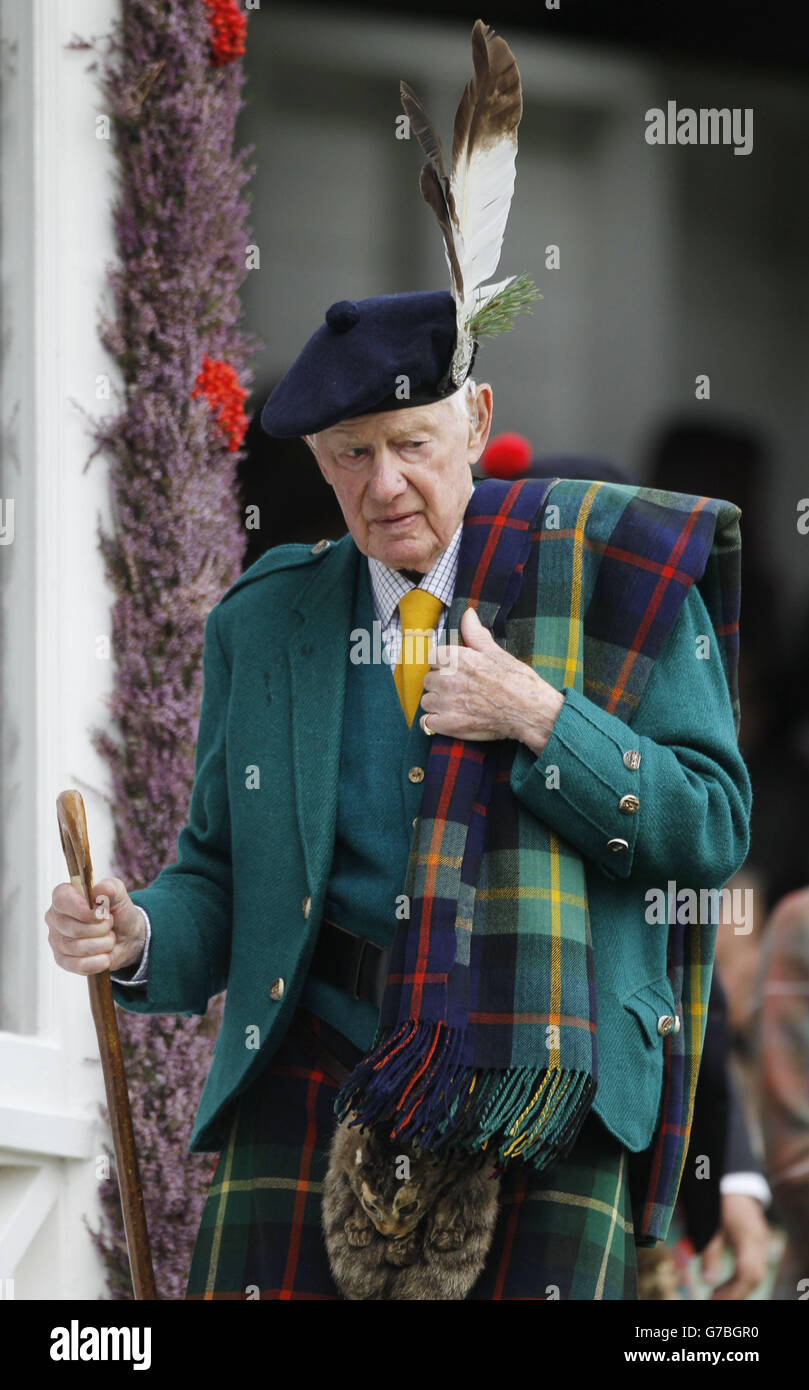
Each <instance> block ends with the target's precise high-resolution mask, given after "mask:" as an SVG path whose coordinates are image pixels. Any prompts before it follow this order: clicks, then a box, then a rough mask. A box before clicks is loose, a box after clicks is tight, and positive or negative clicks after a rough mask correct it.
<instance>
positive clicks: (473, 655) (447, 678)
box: [421, 608, 564, 754]
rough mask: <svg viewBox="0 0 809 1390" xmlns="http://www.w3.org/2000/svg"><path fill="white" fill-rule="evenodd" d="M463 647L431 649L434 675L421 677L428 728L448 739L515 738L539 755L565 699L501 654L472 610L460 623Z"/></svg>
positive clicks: (500, 649) (513, 660)
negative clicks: (422, 679)
mask: <svg viewBox="0 0 809 1390" xmlns="http://www.w3.org/2000/svg"><path fill="white" fill-rule="evenodd" d="M461 637H462V638H463V640H464V643H465V646H463V647H462V646H460V645H448V646H438V647H434V648H433V649H432V650H431V652H430V654H429V656H430V663H431V665H433V666H435V667H437V669H436V670H432V671H428V672H427V674H426V676H425V677H424V694H423V695H422V698H421V708H422V710H423V712H424V713H425V714H428V715H429V719H428V720H427V728H428V729H429V731H430V732H431V733H434V734H446V735H447V736H448V737H450V738H470V739H481V740H490V739H496V738H513V739H517V740H519V742H520V743H524V744H526V745H527V746H528V747H529V748H530V749H531V751H532V752H533V753H535V754H539V753H541V752H542V749H543V748H544V747H545V744H546V743H547V742H548V739H549V738H550V736H551V730H552V729H553V725H554V720H555V719H556V716H557V714H558V713H559V710H560V709H561V708H562V705H563V704H564V696H563V695H560V693H559V691H558V690H554V688H553V686H552V685H549V684H548V682H547V681H544V680H543V679H542V677H541V676H538V675H537V673H536V671H532V669H531V667H530V666H528V665H526V663H525V662H524V661H518V660H517V658H516V656H511V655H510V654H509V653H508V652H505V651H503V648H502V647H499V646H498V645H497V643H496V642H495V640H494V638H493V637H492V635H491V633H490V632H489V631H488V629H487V628H485V627H484V626H483V624H482V623H481V621H480V619H479V617H478V615H477V613H476V612H475V610H474V609H473V608H467V610H466V612H465V613H464V615H463V617H462V619H461Z"/></svg>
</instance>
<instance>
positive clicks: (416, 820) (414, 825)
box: [413, 816, 419, 830]
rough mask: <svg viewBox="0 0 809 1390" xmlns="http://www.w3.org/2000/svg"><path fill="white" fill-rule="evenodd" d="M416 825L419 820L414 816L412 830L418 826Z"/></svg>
mask: <svg viewBox="0 0 809 1390" xmlns="http://www.w3.org/2000/svg"><path fill="white" fill-rule="evenodd" d="M418 823H419V818H418V816H414V817H413V829H414V830H415V828H416V826H417V825H418Z"/></svg>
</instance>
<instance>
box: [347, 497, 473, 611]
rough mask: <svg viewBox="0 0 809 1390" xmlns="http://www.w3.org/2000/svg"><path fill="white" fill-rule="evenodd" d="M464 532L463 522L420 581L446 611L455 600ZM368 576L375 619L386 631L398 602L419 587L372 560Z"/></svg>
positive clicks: (379, 562)
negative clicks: (459, 554) (459, 556)
mask: <svg viewBox="0 0 809 1390" xmlns="http://www.w3.org/2000/svg"><path fill="white" fill-rule="evenodd" d="M462 531H463V521H461V522H460V523H459V525H458V529H457V531H456V532H455V534H454V535H453V537H452V540H451V541H450V543H449V545H448V546H447V548H446V550H443V551H442V552H441V554H440V555H439V557H438V559H437V560H436V562H435V564H434V565H433V567H432V569H431V570H429V571H428V573H427V574H425V575H424V577H423V578H422V579H421V580H419V584H418V588H419V589H426V591H427V593H428V594H432V595H433V596H434V597H435V598H437V599H440V600H441V602H442V603H443V604H444V605H445V606H446V607H449V605H450V604H451V603H452V600H453V598H454V596H455V580H456V577H457V574H458V552H459V550H460V546H461V532H462ZM368 575H369V578H370V581H371V594H372V597H373V600H374V608H375V610H376V616H377V618H378V619H379V621H380V623H381V624H382V626H383V627H387V625H388V623H389V622H390V621H391V619H392V617H393V615H394V613H395V612H396V608H397V606H398V603H399V599H400V598H401V597H402V595H403V594H406V593H408V592H409V591H410V590H411V589H415V588H416V587H417V586H416V585H415V584H413V583H412V582H411V580H409V579H408V578H407V576H406V575H404V574H402V573H401V572H400V571H399V570H394V569H390V568H389V567H388V566H387V565H383V564H382V561H381V560H374V559H370V558H369V560H368Z"/></svg>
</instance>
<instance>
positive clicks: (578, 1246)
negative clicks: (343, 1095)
mask: <svg viewBox="0 0 809 1390" xmlns="http://www.w3.org/2000/svg"><path fill="white" fill-rule="evenodd" d="M317 1027H318V1031H319V1032H320V1035H321V1038H322V1041H323V1043H324V1044H325V1045H326V1046H331V1045H332V1044H333V1043H334V1044H339V1043H344V1039H342V1038H341V1037H340V1035H339V1034H336V1033H335V1032H334V1030H333V1029H332V1028H330V1026H329V1025H328V1024H326V1023H325V1022H323V1021H322V1020H318V1022H317ZM335 1050H336V1051H338V1055H339V1046H335ZM337 1088H338V1082H337V1080H336V1079H334V1078H332V1077H331V1076H329V1075H327V1074H326V1072H325V1071H324V1070H323V1069H322V1068H321V1067H319V1066H316V1065H314V1064H313V1063H312V1062H311V1061H310V1060H309V1057H308V1055H307V1054H306V1052H304V1051H303V1050H301V1048H300V1046H299V1044H298V1043H297V1042H296V1040H295V1039H294V1038H291V1037H289V1036H287V1037H286V1038H285V1040H284V1042H283V1043H282V1045H281V1047H280V1049H279V1050H278V1052H277V1053H276V1054H275V1056H274V1058H273V1059H272V1061H271V1062H270V1063H269V1064H268V1066H267V1067H266V1068H265V1070H264V1071H263V1072H262V1073H261V1074H260V1076H258V1077H257V1078H256V1079H255V1081H253V1082H252V1083H251V1085H250V1086H249V1087H248V1088H247V1089H246V1090H245V1091H244V1092H243V1093H242V1095H241V1096H240V1097H239V1098H238V1100H237V1102H236V1105H235V1111H234V1116H233V1120H232V1123H231V1128H230V1133H229V1136H228V1140H227V1143H226V1145H225V1147H224V1148H223V1149H222V1151H221V1153H220V1155H219V1161H218V1163H217V1165H216V1171H215V1172H214V1174H213V1178H212V1180H211V1186H210V1189H209V1192H208V1196H207V1199H206V1202H205V1206H204V1208H203V1213H202V1219H201V1222H200V1227H199V1231H198V1234H197V1239H196V1243H195V1246H194V1252H193V1256H192V1260H191V1268H190V1272H189V1277H188V1286H187V1289H186V1298H187V1299H191V1300H205V1299H215V1298H219V1299H237V1300H238V1299H244V1300H250V1299H338V1300H339V1299H340V1298H341V1295H340V1294H339V1293H338V1291H337V1288H336V1286H335V1284H334V1282H333V1280H332V1277H331V1271H330V1269H329V1262H328V1257H327V1254H326V1247H325V1243H324V1240H323V1235H322V1232H321V1197H322V1192H323V1181H324V1178H325V1176H326V1169H327V1167H328V1151H329V1145H330V1142H331V1137H332V1134H333V1132H334V1126H335V1124H336V1119H335V1115H334V1109H333V1105H334V1098H335V1096H336V1094H337ZM627 1160H628V1154H627V1151H626V1149H625V1148H624V1147H623V1145H621V1144H620V1143H619V1142H618V1141H617V1140H616V1139H614V1138H613V1136H612V1135H611V1134H609V1133H608V1131H607V1130H606V1129H605V1128H604V1126H603V1125H602V1124H601V1122H600V1120H598V1118H597V1117H596V1116H595V1115H593V1114H592V1113H591V1114H590V1115H589V1116H588V1117H587V1120H586V1121H585V1123H584V1125H583V1127H582V1129H581V1131H580V1133H579V1136H578V1138H577V1140H576V1143H575V1146H574V1149H573V1151H572V1153H570V1154H569V1155H568V1156H567V1158H564V1159H561V1160H560V1161H559V1162H558V1163H557V1164H556V1165H555V1166H554V1167H553V1168H552V1169H551V1170H550V1172H549V1173H536V1172H535V1171H534V1170H532V1169H531V1168H530V1167H529V1166H528V1165H522V1164H519V1165H511V1166H510V1167H509V1168H507V1169H506V1171H505V1173H504V1174H503V1177H502V1178H501V1189H500V1191H501V1196H500V1210H499V1213H498V1218H497V1225H496V1229H495V1234H494V1240H493V1242H492V1247H491V1249H490V1251H489V1254H488V1257H487V1260H486V1264H485V1266H484V1269H483V1271H482V1273H481V1275H480V1278H479V1279H478V1281H477V1283H476V1284H475V1285H474V1287H473V1288H472V1289H471V1291H470V1292H469V1294H468V1295H467V1300H466V1301H467V1302H470V1301H474V1300H475V1299H480V1300H486V1301H488V1300H493V1301H494V1300H512V1299H531V1300H534V1299H537V1300H546V1301H550V1300H554V1299H563V1298H566V1299H622V1300H629V1299H636V1298H637V1296H638V1292H637V1261H636V1254H635V1241H634V1233H633V1228H632V1213H631V1205H630V1197H629V1187H628V1179H627Z"/></svg>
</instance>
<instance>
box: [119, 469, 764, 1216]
mask: <svg viewBox="0 0 809 1390" xmlns="http://www.w3.org/2000/svg"><path fill="white" fill-rule="evenodd" d="M581 486H582V487H583V488H586V487H587V486H588V485H587V484H586V483H585V484H582V485H581ZM360 563H365V561H364V559H363V557H362V556H361V555H360V553H359V551H358V550H357V548H356V546H355V545H354V542H353V541H352V540H351V538H350V537H345V538H344V539H343V540H341V541H339V542H337V543H336V544H328V543H325V542H321V543H319V545H318V546H315V547H312V548H311V549H310V548H308V547H306V546H301V545H287V546H280V547H278V548H276V549H273V550H271V551H269V552H268V553H267V554H265V555H264V556H262V557H261V559H259V560H258V561H257V562H256V563H255V564H254V565H253V566H252V567H251V568H250V569H248V570H247V571H246V572H245V573H244V574H243V575H242V576H241V578H240V579H238V580H237V581H236V583H235V584H233V585H232V586H231V588H230V589H229V590H228V591H227V592H226V593H225V595H224V596H223V597H222V599H221V600H220V601H219V603H217V604H216V606H215V607H214V608H213V610H212V611H211V613H210V614H209V617H208V619H207V623H206V628H205V643H204V653H203V674H204V690H203V702H202V712H201V718H200V725H199V737H198V744H197V752H196V771H195V780H194V786H193V790H192V795H191V802H190V808H189V814H188V821H187V824H186V825H185V826H184V827H183V829H182V831H181V832H180V835H179V837H178V841H177V854H176V860H175V862H174V863H172V864H169V865H168V866H167V867H166V868H164V869H163V870H162V871H161V872H160V873H159V874H158V876H157V878H156V879H155V880H154V881H153V882H152V883H151V884H150V885H149V886H148V887H145V888H143V889H140V890H137V891H134V892H133V893H132V898H133V900H134V902H136V903H138V904H140V905H141V906H142V907H144V908H145V909H146V911H147V912H148V914H149V917H150V919H151V924H152V942H151V952H150V965H149V975H148V983H147V985H145V986H142V987H140V988H139V989H134V988H127V987H126V986H122V985H119V984H114V985H113V993H114V997H115V999H116V1002H117V1003H118V1004H119V1005H121V1006H122V1007H123V1008H125V1009H129V1010H132V1011H133V1012H137V1013H181V1014H189V1015H190V1014H202V1013H204V1012H205V1011H206V1009H207V1006H208V1001H209V999H210V998H211V997H212V996H213V995H215V994H217V993H219V992H220V991H222V990H225V989H226V990H227V998H226V1003H225V1011H224V1017H223V1022H222V1027H221V1030H220V1033H219V1037H218V1039H217V1043H216V1049H215V1053H214V1057H213V1062H212V1065H211V1069H210V1072H209V1075H208V1078H207V1081H206V1084H205V1087H204V1090H203V1093H202V1097H201V1100H200V1104H199V1109H198V1112H197V1116H196V1121H195V1125H194V1129H193V1133H192V1136H191V1142H190V1149H191V1151H192V1152H201V1151H204V1150H209V1149H218V1148H220V1147H221V1146H222V1144H223V1143H224V1139H225V1135H226V1129H227V1123H228V1118H229V1112H230V1109H231V1106H232V1102H233V1101H234V1099H235V1097H236V1096H237V1095H239V1094H240V1093H241V1092H242V1091H243V1090H244V1089H245V1088H246V1087H247V1086H248V1085H249V1084H250V1082H251V1081H252V1080H253V1079H254V1077H255V1076H256V1074H257V1073H258V1072H259V1071H261V1070H262V1069H263V1068H264V1066H265V1065H266V1063H267V1062H268V1060H269V1059H270V1057H271V1056H272V1055H273V1053H274V1052H275V1051H276V1050H277V1048H278V1047H279V1046H280V1043H281V1040H282V1038H283V1035H284V1033H285V1030H286V1028H287V1026H288V1024H289V1022H290V1019H291V1017H292V1014H293V1012H294V1009H295V1007H296V1004H297V1002H298V1000H299V998H300V995H301V991H302V987H303V983H304V980H305V977H306V974H307V970H308V966H309V962H310V960H311V956H312V952H313V950H314V946H315V941H316V937H317V932H318V924H319V922H320V920H321V914H322V909H323V901H324V896H325V891H326V884H327V879H328V874H329V868H330V864H331V859H332V852H333V845H334V833H335V820H336V810H337V805H336V802H337V785H338V773H339V761H340V745H341V730H342V720H343V708H344V693H345V678H346V669H347V653H348V651H349V647H350V639H349V632H350V625H351V610H352V597H353V592H354V580H355V576H356V566H357V565H358V564H360ZM710 632H711V620H710V617H709V615H708V612H707V609H706V605H705V603H704V601H703V598H702V596H701V594H700V592H699V591H698V589H697V586H696V585H692V587H691V588H690V589H689V591H688V594H687V596H686V598H685V600H684V602H683V605H682V608H681V610H680V613H679V616H678V617H677V619H676V621H675V622H674V624H673V626H672V628H671V630H670V632H669V634H668V636H667V638H666V639H665V642H664V644H663V647H662V649H661V651H660V654H659V656H658V658H657V660H656V662H655V664H654V668H653V670H652V672H651V674H650V676H649V678H648V680H647V683H646V686H645V689H644V692H643V696H642V698H641V700H640V702H639V705H638V708H637V709H636V711H635V714H634V717H633V719H632V723H631V725H629V724H627V723H625V722H624V721H623V720H621V719H619V718H618V717H617V716H615V715H613V714H608V713H606V712H604V711H603V710H602V709H601V708H600V707H599V706H598V705H596V704H595V703H594V702H593V701H591V700H590V699H588V698H587V697H586V696H585V695H583V694H581V693H579V692H577V691H575V690H572V689H569V688H567V687H566V688H565V691H564V693H565V701H564V704H563V706H562V708H561V710H560V712H559V714H558V716H557V719H556V723H555V726H554V729H553V732H552V734H551V737H550V739H549V741H548V743H547V745H546V747H545V749H544V750H543V752H542V753H541V754H540V756H539V758H537V759H534V758H533V755H531V754H530V752H529V750H528V749H527V748H526V749H523V750H521V751H520V752H519V753H518V756H517V760H516V762H515V769H514V773H513V775H512V787H513V790H514V791H515V793H516V794H517V795H518V796H519V797H520V799H521V800H522V802H523V803H524V804H525V806H526V807H527V808H528V809H529V810H530V811H531V812H533V813H534V814H536V815H537V816H538V817H540V818H542V819H543V820H544V821H545V822H546V823H547V824H548V825H549V826H551V827H552V828H553V830H554V831H555V832H556V833H557V834H558V835H560V836H561V837H562V838H564V839H566V840H567V841H568V842H569V843H570V844H571V845H572V846H574V848H575V849H576V850H578V852H579V853H580V854H581V855H582V856H583V858H584V861H585V865H586V872H587V885H588V900H589V908H590V917H591V929H592V938H593V956H594V972H595V984H596V992H597V1005H598V1009H597V1032H596V1039H597V1048H598V1088H597V1094H596V1098H595V1103H594V1110H595V1112H596V1113H597V1114H598V1115H599V1116H600V1118H601V1120H602V1121H603V1123H604V1124H605V1125H606V1127H607V1128H608V1129H609V1130H610V1131H611V1133H612V1134H614V1135H615V1136H616V1137H617V1138H618V1139H619V1140H620V1141H622V1142H623V1143H624V1144H625V1145H626V1146H627V1148H628V1149H629V1150H630V1151H631V1153H632V1154H641V1152H642V1151H644V1150H647V1149H648V1147H649V1145H650V1143H651V1141H652V1137H653V1134H654V1132H655V1129H656V1124H657V1120H658V1116H659V1113H660V1107H661V1093H662V1083H663V1070H664V1046H667V1038H666V1035H667V1033H668V1032H669V1031H670V1028H671V1024H672V1021H673V1020H674V1019H675V1018H679V1017H693V1016H694V1014H695V1013H696V1016H697V1018H698V1019H699V1017H700V1016H701V1015H702V1011H703V1009H704V1004H703V1001H707V997H708V986H709V983H710V968H711V967H710V960H711V958H712V951H713V944H712V938H711V939H710V941H709V942H708V945H709V949H708V950H707V964H706V965H704V966H703V968H702V969H701V970H700V971H699V972H697V973H698V974H699V979H695V980H693V981H692V979H691V978H690V975H689V972H685V978H684V980H683V986H682V989H683V994H682V998H675V996H674V992H673V989H672V985H671V983H670V981H669V978H668V976H667V972H666V957H667V937H668V928H667V926H666V924H665V921H664V922H663V923H662V924H661V923H660V922H657V923H655V922H654V921H651V920H650V917H649V911H648V907H649V902H648V898H647V890H648V889H649V887H650V886H654V887H656V888H658V889H659V888H663V889H664V890H665V889H666V887H667V885H668V884H670V883H671V882H672V881H674V882H675V883H676V884H677V886H678V887H679V886H680V885H683V886H685V885H689V886H693V887H698V886H699V885H701V884H709V885H722V884H724V883H726V882H727V880H728V879H729V878H730V877H731V875H732V874H733V873H734V872H735V871H736V870H737V869H738V868H739V867H740V866H741V864H742V863H743V861H744V859H745V856H746V854H747V849H748V824H749V815H750V806H751V790H750V782H749V778H748V775H747V771H746V769H745V766H744V763H743V761H742V758H741V756H740V753H739V750H738V747H737V742H736V735H735V731H734V725H733V718H732V714H731V703H730V696H729V692H728V686H727V681H726V679H725V676H724V674H723V670H722V665H721V663H720V661H718V660H716V659H714V660H707V661H695V660H694V653H695V649H696V646H697V642H698V639H699V638H700V637H701V636H702V635H703V634H705V633H710ZM633 753H634V754H639V755H640V757H639V759H638V758H636V757H633V756H632V754H633ZM548 766H555V767H556V768H558V778H557V779H556V781H553V779H551V780H552V782H553V785H552V786H549V785H548V779H547V778H546V771H545V770H546V768H547V767H548ZM557 783H558V786H557ZM627 796H630V797H634V798H637V802H638V806H637V809H636V811H635V813H634V814H627V813H626V811H625V810H622V809H621V806H620V804H619V803H621V802H622V799H625V798H626V797H627ZM624 806H626V802H625V801H624ZM616 839H622V840H624V841H625V842H626V850H625V851H624V852H623V853H620V854H616V853H615V852H614V847H613V848H611V847H610V841H613V842H614V841H615V840H616ZM705 930H706V932H707V933H708V935H709V936H710V928H705ZM713 931H714V934H715V927H714V928H713ZM691 973H693V972H691ZM691 990H693V991H694V997H693V998H689V996H688V992H689V991H691ZM701 1026H702V1028H704V1019H703V1022H702V1025H701ZM256 1028H257V1029H258V1030H259V1034H258V1036H259V1038H260V1047H259V1049H258V1050H256V1049H255V1047H254V1046H253V1045H252V1041H251V1046H248V1045H247V1040H248V1039H249V1038H250V1039H251V1040H252V1039H253V1038H254V1037H255V1032H254V1030H255V1029H256ZM697 1033H698V1036H697V1037H695V1038H694V1040H693V1041H692V1043H691V1050H692V1054H693V1056H692V1058H690V1059H689V1058H686V1061H687V1062H688V1063H689V1064H690V1063H691V1062H692V1061H693V1060H694V1057H695V1059H696V1062H697V1063H698V1059H699V1053H700V1050H701V1045H702V1033H701V1030H700V1027H699V1024H698V1026H697ZM678 1065H679V1063H678ZM692 1071H693V1072H694V1074H695V1067H692ZM678 1182H679V1172H678V1173H677V1181H676V1182H672V1183H671V1184H670V1190H667V1191H666V1193H665V1195H664V1199H663V1202H662V1204H658V1210H657V1214H656V1217H655V1222H654V1231H653V1233H654V1234H655V1235H660V1234H662V1235H664V1234H665V1231H666V1229H667V1227H668V1220H669V1218H670V1215H671V1210H672V1209H673V1205H674V1200H675V1197H676V1188H677V1183H678Z"/></svg>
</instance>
